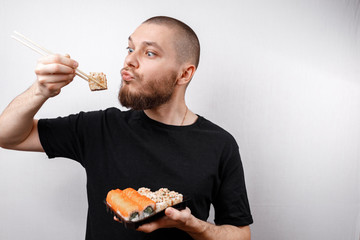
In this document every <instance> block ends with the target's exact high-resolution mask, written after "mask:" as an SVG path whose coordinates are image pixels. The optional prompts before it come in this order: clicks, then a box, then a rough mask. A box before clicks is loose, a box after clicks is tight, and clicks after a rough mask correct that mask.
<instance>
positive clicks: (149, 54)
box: [146, 51, 156, 57]
mask: <svg viewBox="0 0 360 240" xmlns="http://www.w3.org/2000/svg"><path fill="white" fill-rule="evenodd" d="M146 55H147V56H148V57H154V56H156V54H155V53H154V52H151V51H147V52H146Z"/></svg>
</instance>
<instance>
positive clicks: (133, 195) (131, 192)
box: [123, 188, 156, 218]
mask: <svg viewBox="0 0 360 240" xmlns="http://www.w3.org/2000/svg"><path fill="white" fill-rule="evenodd" d="M123 193H124V194H125V195H126V196H127V197H128V198H130V199H131V200H133V201H134V202H136V203H137V204H138V206H139V208H140V217H141V218H145V217H147V216H149V215H151V214H152V213H153V212H154V211H155V207H156V204H155V202H154V201H153V200H151V199H150V198H148V197H146V196H143V195H141V194H140V193H138V192H137V191H136V190H135V189H133V188H126V189H124V190H123Z"/></svg>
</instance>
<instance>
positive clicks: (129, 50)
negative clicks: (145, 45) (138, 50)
mask: <svg viewBox="0 0 360 240" xmlns="http://www.w3.org/2000/svg"><path fill="white" fill-rule="evenodd" d="M126 49H127V50H128V53H132V52H133V51H134V49H132V48H131V47H127V48H126Z"/></svg>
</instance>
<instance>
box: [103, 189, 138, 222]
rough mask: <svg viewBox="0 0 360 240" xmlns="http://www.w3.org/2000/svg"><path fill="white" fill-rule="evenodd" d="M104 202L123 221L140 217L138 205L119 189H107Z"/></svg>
mask: <svg viewBox="0 0 360 240" xmlns="http://www.w3.org/2000/svg"><path fill="white" fill-rule="evenodd" d="M106 202H107V203H108V205H109V206H110V207H111V208H112V209H113V210H114V211H116V213H117V214H119V215H120V216H121V217H122V218H123V219H124V220H125V221H136V220H139V219H140V212H141V209H140V207H139V205H138V204H137V203H136V202H134V201H133V200H131V199H130V198H129V197H127V196H126V194H125V193H124V192H123V191H121V190H120V189H115V190H111V191H109V192H108V194H107V196H106Z"/></svg>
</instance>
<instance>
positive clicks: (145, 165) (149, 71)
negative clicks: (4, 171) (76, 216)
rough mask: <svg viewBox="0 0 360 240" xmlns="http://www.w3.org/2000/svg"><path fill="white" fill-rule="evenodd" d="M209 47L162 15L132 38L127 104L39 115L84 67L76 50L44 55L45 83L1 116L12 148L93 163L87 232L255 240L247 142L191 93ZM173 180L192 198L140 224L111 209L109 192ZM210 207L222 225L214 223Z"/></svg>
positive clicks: (124, 92) (40, 73)
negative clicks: (193, 104) (192, 104)
mask: <svg viewBox="0 0 360 240" xmlns="http://www.w3.org/2000/svg"><path fill="white" fill-rule="evenodd" d="M199 55H200V45H199V41H198V39H197V36H196V34H195V33H194V32H193V31H192V29H191V28H190V27H188V26H187V25H185V24H184V23H182V22H180V21H178V20H176V19H173V18H169V17H154V18H151V19H148V20H147V21H145V22H144V23H143V24H141V25H140V26H139V27H138V28H137V29H136V30H135V32H134V33H133V34H132V35H131V36H130V37H129V45H128V55H127V57H126V59H125V63H124V67H123V69H122V70H121V75H122V85H121V88H120V92H119V101H120V103H121V104H122V105H123V106H125V107H127V108H130V109H131V110H129V111H120V110H118V109H116V108H109V109H106V110H104V111H96V112H87V113H84V112H81V113H79V114H75V115H70V116H68V117H64V118H57V119H41V120H39V121H38V120H35V119H33V117H34V115H35V114H36V112H37V111H38V110H39V109H40V107H41V106H42V104H43V103H44V102H45V101H46V100H47V99H48V98H50V97H54V96H56V95H58V94H59V93H60V90H61V88H62V87H64V86H65V85H67V84H69V83H70V82H71V81H72V80H73V78H74V76H75V69H76V68H77V66H78V64H77V62H76V61H74V60H72V59H70V58H69V56H66V57H65V56H61V55H53V56H47V57H44V58H41V59H40V60H39V62H38V64H37V67H36V70H35V73H36V75H37V81H36V82H35V83H34V84H33V85H32V86H31V87H30V88H29V89H28V90H27V91H25V92H24V93H23V94H21V95H19V96H18V97H16V98H15V99H14V100H13V101H12V102H11V103H10V104H9V106H8V107H7V108H6V109H5V110H4V112H3V113H2V115H1V116H0V144H1V146H2V147H3V148H8V149H15V150H28V151H45V152H46V154H47V155H48V157H49V158H54V157H67V158H70V159H74V160H76V161H78V162H79V163H80V164H81V165H82V166H83V167H84V168H85V170H86V174H87V193H88V202H89V209H88V219H87V231H86V239H217V240H218V239H246V240H249V239H250V228H249V224H251V223H252V217H251V214H250V208H249V204H248V199H247V194H246V188H245V182H244V176H243V169H242V164H241V160H240V155H239V150H238V146H237V144H236V142H235V140H234V139H233V137H232V136H231V135H230V134H229V133H227V132H226V131H224V130H223V129H221V128H220V127H218V126H216V125H215V124H213V123H211V122H210V121H208V120H206V119H205V118H203V117H201V116H198V115H196V114H194V113H193V112H192V111H190V110H189V109H188V107H187V106H186V104H185V100H184V98H185V91H186V88H187V86H188V84H189V82H190V80H191V79H192V77H193V75H194V73H195V70H196V68H197V66H198V62H199ZM127 187H132V188H135V189H137V188H139V187H148V188H151V189H152V190H157V189H159V188H161V187H167V188H169V189H171V190H175V191H178V192H180V193H182V194H183V195H185V196H187V197H189V198H190V199H191V201H190V203H189V207H188V208H186V209H185V210H182V211H178V210H176V209H173V208H168V209H167V210H166V211H165V214H166V216H165V217H163V218H161V219H159V220H157V221H155V222H152V223H149V224H145V225H143V226H141V227H140V228H138V229H137V231H133V230H128V229H125V228H124V227H123V226H122V225H121V224H119V223H117V222H116V221H114V220H113V219H112V218H111V216H110V215H109V214H108V213H107V212H106V210H105V205H104V202H103V201H104V199H105V197H106V194H107V192H108V191H109V190H111V189H115V188H120V189H124V188H127ZM210 204H213V205H214V208H215V223H216V225H213V224H210V223H207V222H206V219H207V218H208V216H209V209H210Z"/></svg>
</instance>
